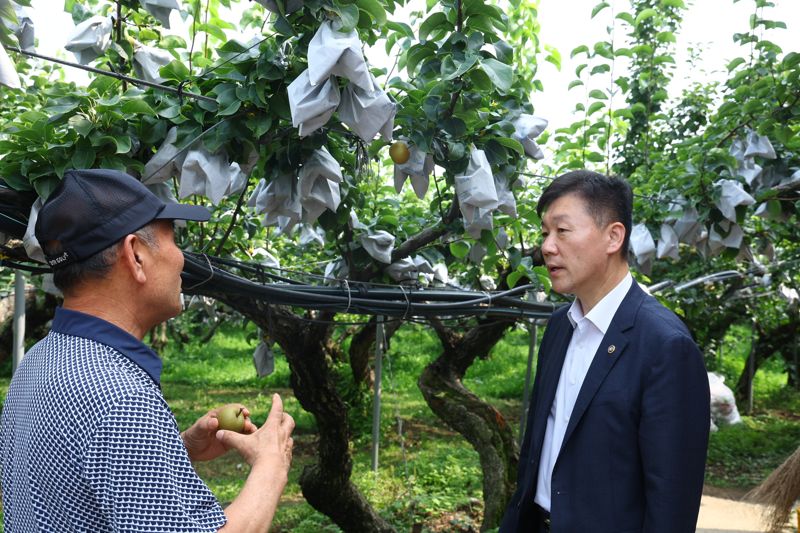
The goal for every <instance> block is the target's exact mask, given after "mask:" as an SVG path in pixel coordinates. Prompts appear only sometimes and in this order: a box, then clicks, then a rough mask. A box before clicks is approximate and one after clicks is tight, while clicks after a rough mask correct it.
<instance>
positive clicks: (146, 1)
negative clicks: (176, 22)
mask: <svg viewBox="0 0 800 533" xmlns="http://www.w3.org/2000/svg"><path fill="white" fill-rule="evenodd" d="M139 3H140V4H142V7H143V8H145V9H146V10H147V12H148V13H150V14H151V15H153V17H155V18H156V19H157V20H158V21H159V22H160V23H161V25H162V26H164V27H165V28H167V29H169V14H170V12H171V11H172V10H173V9H177V10H179V11H180V9H181V6H180V4H179V3H178V0H139Z"/></svg>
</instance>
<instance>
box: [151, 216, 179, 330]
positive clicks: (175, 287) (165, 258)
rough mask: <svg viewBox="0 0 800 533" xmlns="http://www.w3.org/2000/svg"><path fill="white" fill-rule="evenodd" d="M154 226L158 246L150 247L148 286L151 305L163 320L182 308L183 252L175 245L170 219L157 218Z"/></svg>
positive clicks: (176, 313) (177, 312)
mask: <svg viewBox="0 0 800 533" xmlns="http://www.w3.org/2000/svg"><path fill="white" fill-rule="evenodd" d="M154 226H155V234H156V243H157V244H158V246H157V247H155V248H153V249H151V251H152V254H153V257H154V258H155V265H154V266H155V269H154V272H153V284H152V285H150V286H151V287H152V292H151V295H152V298H153V305H154V306H155V309H157V310H158V313H159V314H160V315H163V317H164V318H163V319H162V321H163V320H166V319H168V318H172V317H174V316H176V315H178V314H179V313H180V312H181V310H182V305H181V272H182V271H183V253H182V252H181V250H180V249H179V248H178V247H177V246H176V245H175V231H174V229H173V225H172V221H170V220H158V221H156V222H155V224H154ZM148 285H149V283H148Z"/></svg>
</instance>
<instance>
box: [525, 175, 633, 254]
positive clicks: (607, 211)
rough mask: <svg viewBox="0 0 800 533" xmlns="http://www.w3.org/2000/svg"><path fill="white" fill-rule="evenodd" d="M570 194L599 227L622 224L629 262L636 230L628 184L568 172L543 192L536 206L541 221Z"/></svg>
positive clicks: (623, 244)
mask: <svg viewBox="0 0 800 533" xmlns="http://www.w3.org/2000/svg"><path fill="white" fill-rule="evenodd" d="M569 194H576V195H578V196H579V197H580V198H581V199H582V200H583V202H584V204H585V205H586V209H587V211H588V213H589V215H590V216H591V217H592V218H593V219H594V221H595V224H597V226H598V227H603V226H606V225H608V224H610V223H612V222H621V223H622V224H623V225H624V226H625V239H624V240H623V242H622V251H621V253H622V256H623V257H624V258H625V259H627V257H628V246H629V244H630V240H631V228H632V226H633V221H632V218H633V215H632V213H633V191H632V190H631V186H630V185H629V184H628V182H627V181H625V180H624V179H621V178H616V177H609V176H606V175H604V174H600V173H597V172H592V171H590V170H574V171H572V172H567V173H566V174H562V175H561V176H559V177H557V178H556V179H554V180H553V181H552V182H551V183H550V185H548V186H547V187H546V188H545V190H544V192H542V196H541V197H540V198H539V202H538V203H537V204H536V212H537V213H538V214H539V217H540V218H541V216H542V213H543V212H544V211H545V210H547V208H548V207H549V206H550V204H552V203H553V202H554V201H556V200H557V199H558V198H561V197H562V196H567V195H569Z"/></svg>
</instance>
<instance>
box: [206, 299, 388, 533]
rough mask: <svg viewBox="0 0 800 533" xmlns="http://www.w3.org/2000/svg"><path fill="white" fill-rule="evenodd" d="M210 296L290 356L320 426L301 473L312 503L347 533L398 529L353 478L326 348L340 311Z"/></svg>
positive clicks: (299, 394)
mask: <svg viewBox="0 0 800 533" xmlns="http://www.w3.org/2000/svg"><path fill="white" fill-rule="evenodd" d="M206 295H207V296H212V297H214V298H217V299H218V300H219V301H220V302H224V303H225V304H227V305H229V306H230V307H232V308H233V309H236V310H237V311H239V312H240V313H242V314H244V315H245V316H246V317H247V318H249V319H250V320H252V321H253V322H254V323H255V324H256V325H258V326H259V327H260V328H261V329H263V330H264V331H265V332H267V334H268V335H269V337H270V338H271V339H274V340H275V341H276V342H277V343H278V344H279V345H280V346H281V348H282V349H283V351H284V353H285V354H286V359H287V361H288V362H289V368H290V370H291V384H292V389H293V390H294V394H295V397H296V398H297V399H298V401H299V402H300V405H302V406H303V409H305V410H306V411H308V412H309V413H311V414H312V415H313V416H314V418H315V420H316V422H317V428H318V430H319V449H318V461H317V463H316V464H313V465H308V466H306V467H305V469H304V470H303V472H302V474H301V475H300V487H301V489H302V491H303V496H304V497H305V498H306V500H307V501H308V503H309V504H311V506H313V507H314V508H315V509H317V510H318V511H319V512H321V513H323V514H325V515H326V516H328V517H330V518H331V520H333V521H334V522H335V523H336V525H338V526H339V527H340V528H342V529H343V530H344V531H346V532H353V533H373V532H374V533H388V532H393V531H394V528H393V527H392V526H391V525H389V523H388V522H386V521H385V520H384V519H382V518H381V517H380V516H379V515H378V514H377V513H376V512H375V510H374V509H373V508H372V506H371V505H370V504H369V502H367V500H366V498H364V496H363V495H362V494H361V492H360V491H359V490H358V488H356V486H355V485H353V483H352V482H351V481H350V474H351V472H352V469H353V461H352V457H351V455H350V428H349V424H348V421H347V405H346V404H345V402H344V401H343V400H342V397H341V396H340V394H339V392H338V391H337V389H336V384H335V381H334V376H333V374H332V372H331V364H330V357H329V354H328V352H327V349H326V346H327V344H328V340H329V338H330V335H331V330H332V325H331V324H330V322H331V321H332V320H333V318H334V316H335V315H334V314H333V313H320V314H319V315H318V316H315V317H314V318H315V321H313V322H312V321H306V320H303V319H302V318H300V317H298V316H296V315H294V314H292V313H291V312H289V311H285V310H283V309H279V308H276V307H270V306H268V305H267V304H266V303H264V302H262V301H260V300H258V299H255V298H253V299H251V298H242V297H241V296H236V297H229V296H227V295H225V294H208V293H207V294H206Z"/></svg>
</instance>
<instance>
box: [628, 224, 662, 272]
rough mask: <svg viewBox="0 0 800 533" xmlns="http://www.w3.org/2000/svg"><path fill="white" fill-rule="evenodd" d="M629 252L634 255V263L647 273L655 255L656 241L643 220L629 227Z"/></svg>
mask: <svg viewBox="0 0 800 533" xmlns="http://www.w3.org/2000/svg"><path fill="white" fill-rule="evenodd" d="M631 252H633V255H634V256H635V257H636V263H637V264H638V265H639V268H640V269H641V270H642V272H644V273H645V274H648V273H649V272H650V268H651V267H652V266H653V258H654V257H655V255H656V243H655V241H654V240H653V236H652V235H650V230H648V229H647V226H646V225H645V224H644V222H641V223H639V224H636V225H635V226H633V228H632V229H631Z"/></svg>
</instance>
